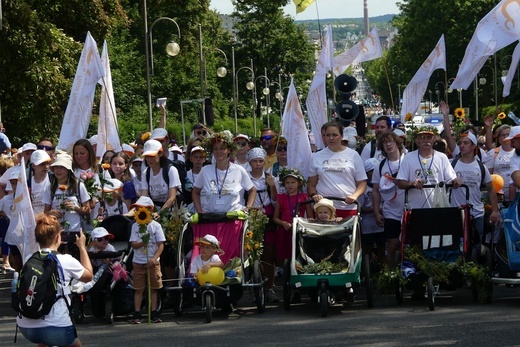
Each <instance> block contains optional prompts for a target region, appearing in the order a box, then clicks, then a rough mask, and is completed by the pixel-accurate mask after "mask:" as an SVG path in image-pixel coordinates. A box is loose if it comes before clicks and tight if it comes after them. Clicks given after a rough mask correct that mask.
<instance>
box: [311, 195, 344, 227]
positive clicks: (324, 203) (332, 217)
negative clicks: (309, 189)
mask: <svg viewBox="0 0 520 347" xmlns="http://www.w3.org/2000/svg"><path fill="white" fill-rule="evenodd" d="M314 215H315V216H316V219H315V220H316V221H320V222H329V223H330V222H341V221H342V220H343V218H341V217H336V208H335V207H334V203H333V202H332V200H329V199H326V198H323V199H321V200H320V201H318V202H317V203H315V204H314ZM310 220H311V221H312V220H313V219H310Z"/></svg>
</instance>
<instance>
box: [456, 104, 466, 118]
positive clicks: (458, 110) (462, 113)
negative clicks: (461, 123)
mask: <svg viewBox="0 0 520 347" xmlns="http://www.w3.org/2000/svg"><path fill="white" fill-rule="evenodd" d="M454 114H455V117H457V118H458V119H464V117H466V112H465V111H464V109H463V108H461V107H457V108H456V109H455V113H454Z"/></svg>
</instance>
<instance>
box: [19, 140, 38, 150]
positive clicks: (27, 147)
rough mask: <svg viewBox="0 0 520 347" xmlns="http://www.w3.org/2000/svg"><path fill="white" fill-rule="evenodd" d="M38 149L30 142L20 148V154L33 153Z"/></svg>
mask: <svg viewBox="0 0 520 347" xmlns="http://www.w3.org/2000/svg"><path fill="white" fill-rule="evenodd" d="M37 149H38V148H37V147H36V145H35V144H34V143H32V142H27V143H25V144H24V145H23V146H22V150H21V152H25V151H35V150H37Z"/></svg>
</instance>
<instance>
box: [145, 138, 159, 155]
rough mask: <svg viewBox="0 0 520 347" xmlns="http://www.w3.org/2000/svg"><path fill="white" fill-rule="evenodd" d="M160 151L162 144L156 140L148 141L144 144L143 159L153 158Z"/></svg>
mask: <svg viewBox="0 0 520 347" xmlns="http://www.w3.org/2000/svg"><path fill="white" fill-rule="evenodd" d="M160 150H162V144H161V143H160V142H159V141H157V140H148V141H146V142H145V143H144V148H143V157H146V156H148V155H150V156H155V155H157V153H159V151H160Z"/></svg>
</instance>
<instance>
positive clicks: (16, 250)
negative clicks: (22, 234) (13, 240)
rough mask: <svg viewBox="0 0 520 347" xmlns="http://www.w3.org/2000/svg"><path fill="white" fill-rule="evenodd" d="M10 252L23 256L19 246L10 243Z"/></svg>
mask: <svg viewBox="0 0 520 347" xmlns="http://www.w3.org/2000/svg"><path fill="white" fill-rule="evenodd" d="M9 253H10V254H11V255H13V256H16V255H19V256H20V257H21V256H22V253H20V250H19V249H18V246H14V245H9Z"/></svg>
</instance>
